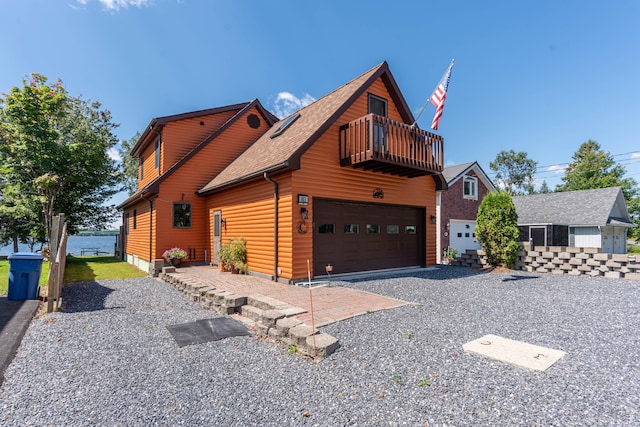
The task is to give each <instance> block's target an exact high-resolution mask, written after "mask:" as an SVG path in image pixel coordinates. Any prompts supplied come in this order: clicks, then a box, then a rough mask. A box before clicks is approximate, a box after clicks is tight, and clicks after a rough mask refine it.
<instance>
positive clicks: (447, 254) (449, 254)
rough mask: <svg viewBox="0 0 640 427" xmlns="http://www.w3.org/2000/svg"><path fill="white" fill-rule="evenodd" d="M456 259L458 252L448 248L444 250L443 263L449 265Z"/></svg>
mask: <svg viewBox="0 0 640 427" xmlns="http://www.w3.org/2000/svg"><path fill="white" fill-rule="evenodd" d="M457 257H458V250H457V249H456V248H452V247H451V246H449V247H448V248H447V249H445V250H444V263H445V264H451V261H453V260H454V259H456V258H457Z"/></svg>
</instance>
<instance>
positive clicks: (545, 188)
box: [538, 181, 551, 194]
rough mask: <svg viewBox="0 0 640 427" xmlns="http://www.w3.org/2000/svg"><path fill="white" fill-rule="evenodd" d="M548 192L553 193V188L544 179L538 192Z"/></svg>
mask: <svg viewBox="0 0 640 427" xmlns="http://www.w3.org/2000/svg"><path fill="white" fill-rule="evenodd" d="M547 193H551V190H550V189H549V186H548V185H547V181H542V185H540V190H538V194H547Z"/></svg>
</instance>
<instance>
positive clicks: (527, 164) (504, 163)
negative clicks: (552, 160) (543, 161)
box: [489, 150, 538, 195]
mask: <svg viewBox="0 0 640 427" xmlns="http://www.w3.org/2000/svg"><path fill="white" fill-rule="evenodd" d="M489 167H490V168H491V170H493V171H494V172H495V173H496V176H495V181H496V183H497V184H498V188H500V189H501V190H503V191H506V192H507V193H509V194H513V195H521V194H533V193H534V192H535V191H534V187H533V176H534V175H535V174H536V170H537V168H538V162H536V161H534V160H531V159H530V158H529V157H528V155H527V153H526V152H524V151H519V152H517V153H516V152H515V151H514V150H509V151H505V150H502V151H501V152H499V153H498V155H497V156H496V158H495V160H494V161H492V162H490V163H489Z"/></svg>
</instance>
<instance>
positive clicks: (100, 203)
mask: <svg viewBox="0 0 640 427" xmlns="http://www.w3.org/2000/svg"><path fill="white" fill-rule="evenodd" d="M116 126H117V125H116V124H114V123H112V122H111V114H110V113H109V111H108V110H106V109H102V106H101V105H100V103H98V102H89V101H86V100H84V99H82V98H80V97H72V96H70V95H69V94H68V93H67V91H66V90H65V89H64V87H63V86H62V82H61V81H60V80H57V81H56V82H54V83H49V82H48V79H47V78H46V77H45V76H43V75H41V74H35V73H34V74H31V76H30V79H28V80H27V79H24V80H23V86H22V87H12V88H11V90H10V91H9V93H7V94H3V95H2V97H0V138H1V139H2V144H1V146H0V168H1V170H2V172H3V173H4V181H3V194H6V195H7V197H5V196H3V197H2V198H1V199H0V204H2V205H4V206H5V207H8V206H10V205H9V204H8V202H12V203H14V204H18V202H19V205H20V206H22V207H24V208H26V209H29V210H30V211H31V212H32V213H33V214H34V216H37V217H38V218H39V223H40V224H41V227H39V228H36V229H35V230H36V231H38V234H39V236H37V237H39V238H44V237H46V238H47V240H48V237H49V234H50V230H51V224H52V220H53V216H54V215H57V214H58V213H64V214H65V220H66V221H67V225H68V229H69V232H70V233H73V232H75V231H77V230H78V229H79V228H97V229H99V228H104V227H105V226H106V225H107V224H108V223H109V222H110V221H112V220H113V219H114V214H115V209H114V207H113V206H105V205H104V203H105V202H106V201H107V200H108V199H109V198H110V197H111V196H112V195H114V194H115V193H116V192H118V191H119V185H118V184H119V183H120V180H121V179H122V176H121V174H119V172H118V168H117V164H116V162H115V160H113V159H111V158H110V157H109V155H108V150H109V149H111V148H112V147H114V146H115V144H116V142H117V139H116V137H115V136H114V134H113V130H114V129H115V127H116ZM9 195H11V196H9Z"/></svg>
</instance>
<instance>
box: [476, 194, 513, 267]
mask: <svg viewBox="0 0 640 427" xmlns="http://www.w3.org/2000/svg"><path fill="white" fill-rule="evenodd" d="M476 222H477V225H476V239H477V240H478V242H479V243H480V245H482V249H483V250H484V251H485V253H486V254H487V258H488V261H489V264H491V265H493V266H503V267H513V265H514V264H515V260H516V257H517V256H518V251H519V250H520V242H519V238H520V233H519V231H518V214H517V213H516V207H515V205H514V204H513V200H511V196H510V195H509V193H506V192H504V191H500V192H491V193H489V194H487V195H486V196H485V197H484V199H482V203H480V207H479V208H478V216H477V219H476Z"/></svg>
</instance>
